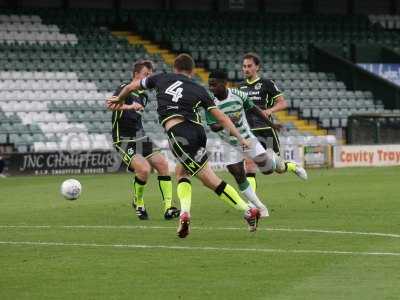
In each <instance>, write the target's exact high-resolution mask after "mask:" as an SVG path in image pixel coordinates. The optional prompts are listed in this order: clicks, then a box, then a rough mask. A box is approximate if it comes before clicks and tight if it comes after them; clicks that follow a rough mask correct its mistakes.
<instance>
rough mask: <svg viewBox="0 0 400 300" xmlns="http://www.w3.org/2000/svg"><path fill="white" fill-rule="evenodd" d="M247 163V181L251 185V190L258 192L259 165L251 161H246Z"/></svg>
mask: <svg viewBox="0 0 400 300" xmlns="http://www.w3.org/2000/svg"><path fill="white" fill-rule="evenodd" d="M245 162H246V164H245V166H246V167H245V171H246V178H247V181H248V182H249V183H250V186H251V188H252V189H253V190H254V191H256V190H257V179H256V173H257V165H256V164H255V163H254V162H253V161H252V160H251V159H246V160H245Z"/></svg>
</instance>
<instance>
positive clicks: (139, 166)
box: [130, 155, 151, 220]
mask: <svg viewBox="0 0 400 300" xmlns="http://www.w3.org/2000/svg"><path fill="white" fill-rule="evenodd" d="M130 169H131V170H134V172H135V179H134V181H133V192H134V198H133V203H132V206H133V208H134V209H135V210H136V215H137V216H138V217H139V219H141V220H147V219H148V214H147V210H146V207H145V204H144V190H145V188H146V184H147V180H148V178H149V175H150V171H151V167H150V164H149V163H148V162H147V160H146V159H145V158H144V157H143V156H141V155H135V156H134V157H133V158H132V160H131V163H130Z"/></svg>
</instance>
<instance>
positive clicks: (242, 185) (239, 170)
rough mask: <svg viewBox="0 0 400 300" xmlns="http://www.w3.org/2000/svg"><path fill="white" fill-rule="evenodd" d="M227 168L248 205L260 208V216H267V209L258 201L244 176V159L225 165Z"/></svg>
mask: <svg viewBox="0 0 400 300" xmlns="http://www.w3.org/2000/svg"><path fill="white" fill-rule="evenodd" d="M227 169H228V171H229V173H231V174H232V175H233V177H234V178H235V180H236V183H237V184H238V186H239V190H240V192H241V193H242V194H243V195H244V196H245V198H246V199H247V201H248V202H249V206H250V207H257V208H258V209H259V210H260V215H261V217H267V216H269V213H268V209H267V208H266V206H265V205H264V204H263V203H262V202H261V201H260V199H259V198H258V196H257V194H256V193H255V192H254V190H253V189H252V187H251V185H250V183H249V182H248V180H247V178H246V172H245V170H244V161H240V162H237V163H234V164H230V165H227Z"/></svg>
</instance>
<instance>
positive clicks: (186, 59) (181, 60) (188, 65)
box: [174, 53, 195, 72]
mask: <svg viewBox="0 0 400 300" xmlns="http://www.w3.org/2000/svg"><path fill="white" fill-rule="evenodd" d="M194 66H195V65H194V60H193V58H192V57H191V56H190V55H189V54H186V53H182V54H179V55H178V56H177V57H176V58H175V61H174V68H175V69H176V70H178V71H186V72H192V71H193V69H194Z"/></svg>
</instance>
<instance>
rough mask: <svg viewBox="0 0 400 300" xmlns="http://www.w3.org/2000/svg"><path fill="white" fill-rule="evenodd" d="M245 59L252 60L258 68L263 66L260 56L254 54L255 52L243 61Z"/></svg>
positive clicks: (246, 55)
mask: <svg viewBox="0 0 400 300" xmlns="http://www.w3.org/2000/svg"><path fill="white" fill-rule="evenodd" d="M245 59H252V60H253V61H254V64H255V65H256V66H259V65H261V59H260V56H258V54H256V53H253V52H249V53H246V54H245V55H244V56H243V60H245Z"/></svg>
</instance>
